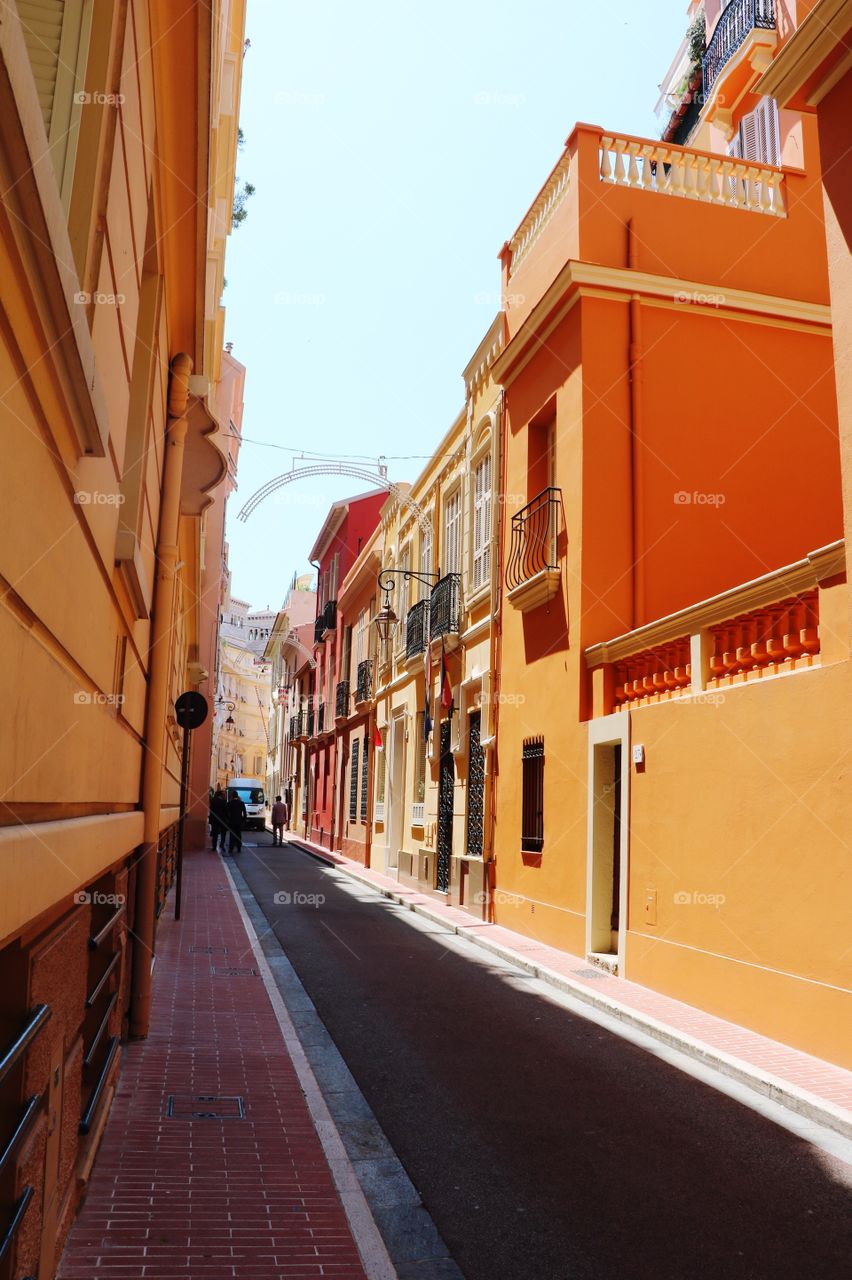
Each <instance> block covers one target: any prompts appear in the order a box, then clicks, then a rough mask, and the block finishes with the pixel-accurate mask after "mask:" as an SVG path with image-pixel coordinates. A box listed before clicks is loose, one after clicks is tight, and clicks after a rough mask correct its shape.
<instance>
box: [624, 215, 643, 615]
mask: <svg viewBox="0 0 852 1280" xmlns="http://www.w3.org/2000/svg"><path fill="white" fill-rule="evenodd" d="M638 253H639V250H638V245H637V240H636V232H635V230H634V227H633V219H632V218H630V219H628V222H627V266H628V269H629V270H631V271H635V270H636V269H637V265H638ZM641 319H642V315H641V306H640V301H639V295H638V293H634V294H632V295H631V297H630V303H629V308H628V343H629V345H628V356H627V376H628V378H629V379H630V504H631V513H632V526H631V534H630V536H631V548H630V559H631V563H632V565H633V600H632V613H631V618H630V628H629V629H630V630H631V631H632V630H633V629H634V627H638V626H639V623H640V619H641V618H642V617H643V616H644V614H643V609H644V605H645V570H644V566H643V564H642V558H641V556H640V554H639V551H640V547H641V545H642V539H641V532H642V504H643V501H644V496H645V495H644V483H643V473H644V468H643V466H642V447H641V437H640V431H641V427H642V357H641V353H642V327H641Z"/></svg>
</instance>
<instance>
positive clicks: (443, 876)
mask: <svg viewBox="0 0 852 1280" xmlns="http://www.w3.org/2000/svg"><path fill="white" fill-rule="evenodd" d="M454 791H455V767H454V761H453V752H452V743H451V734H450V721H449V720H448V719H447V720H442V721H441V761H440V766H439V773H438V850H437V857H436V867H435V888H436V889H437V890H438V892H439V893H449V891H450V860H451V858H452V854H453V803H454V795H453V792H454Z"/></svg>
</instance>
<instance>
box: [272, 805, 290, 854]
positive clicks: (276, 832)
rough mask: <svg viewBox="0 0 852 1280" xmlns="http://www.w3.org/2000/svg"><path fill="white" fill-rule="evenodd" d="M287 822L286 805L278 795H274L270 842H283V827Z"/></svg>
mask: <svg viewBox="0 0 852 1280" xmlns="http://www.w3.org/2000/svg"><path fill="white" fill-rule="evenodd" d="M286 822H287V806H286V804H285V803H284V801H283V800H282V799H281V797H280V796H276V797H275V803H274V805H273V806H272V843H273V844H283V843H284V827H285V825H286Z"/></svg>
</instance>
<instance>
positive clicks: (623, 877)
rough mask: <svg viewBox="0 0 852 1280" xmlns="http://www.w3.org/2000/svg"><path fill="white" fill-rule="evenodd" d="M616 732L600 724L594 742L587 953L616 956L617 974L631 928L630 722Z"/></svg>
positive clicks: (591, 746)
mask: <svg viewBox="0 0 852 1280" xmlns="http://www.w3.org/2000/svg"><path fill="white" fill-rule="evenodd" d="M614 718H615V717H613V719H614ZM607 719H609V717H607ZM593 723H594V722H593ZM618 727H621V726H620V725H619V726H618ZM607 728H608V729H609V733H608V734H606V729H607ZM614 728H615V726H614V725H612V724H610V725H609V726H605V725H604V724H603V721H599V722H597V723H596V724H594V729H595V730H597V733H596V734H595V736H598V735H600V737H601V738H602V740H601V741H594V740H592V741H591V742H590V743H589V773H590V779H589V861H588V870H587V904H586V950H587V953H588V954H589V955H590V956H591V957H600V958H604V957H611V961H610V962H609V963H607V964H606V967H607V968H611V969H612V970H613V971H615V972H617V971H618V970H619V969H622V970H623V965H622V963H621V960H623V955H624V939H625V934H626V928H627V909H626V908H627V903H626V901H625V898H626V891H627V852H628V842H627V838H628V829H627V827H628V819H627V803H626V800H627V787H628V781H629V774H628V772H627V770H626V768H625V765H626V762H627V739H626V730H627V726H626V723H625V725H624V734H619V735H618V736H616V735H615V733H613V732H612V731H613V729H614ZM604 735H606V736H604Z"/></svg>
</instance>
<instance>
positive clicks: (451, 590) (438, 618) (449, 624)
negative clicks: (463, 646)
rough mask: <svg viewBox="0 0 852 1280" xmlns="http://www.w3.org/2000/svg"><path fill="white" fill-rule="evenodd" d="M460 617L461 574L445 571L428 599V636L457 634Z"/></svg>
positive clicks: (432, 637)
mask: <svg viewBox="0 0 852 1280" xmlns="http://www.w3.org/2000/svg"><path fill="white" fill-rule="evenodd" d="M460 619H461V574H460V573H445V574H444V576H443V578H441V579H440V581H439V582H436V583H435V585H434V587H433V588H432V595H431V597H430V600H429V638H430V639H431V640H434V639H435V638H436V637H437V636H448V635H457V634H458V629H459V621H460Z"/></svg>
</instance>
